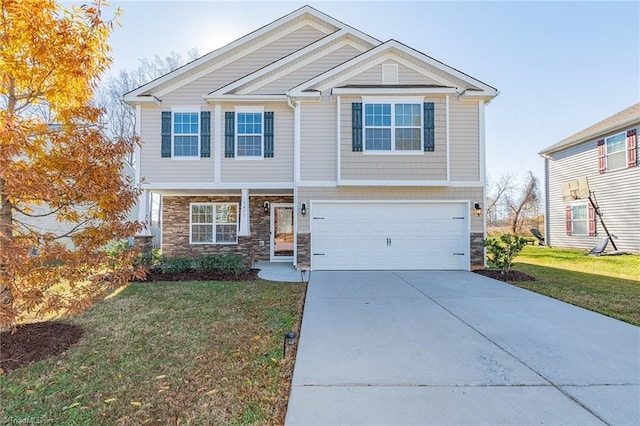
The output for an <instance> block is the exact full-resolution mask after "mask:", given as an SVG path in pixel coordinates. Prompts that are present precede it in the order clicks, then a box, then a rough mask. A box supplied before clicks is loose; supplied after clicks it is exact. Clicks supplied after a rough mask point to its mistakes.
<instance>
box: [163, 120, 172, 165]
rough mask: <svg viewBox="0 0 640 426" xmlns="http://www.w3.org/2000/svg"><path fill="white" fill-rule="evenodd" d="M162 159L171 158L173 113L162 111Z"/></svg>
mask: <svg viewBox="0 0 640 426" xmlns="http://www.w3.org/2000/svg"><path fill="white" fill-rule="evenodd" d="M161 151H162V154H161V155H162V157H171V111H162V149H161Z"/></svg>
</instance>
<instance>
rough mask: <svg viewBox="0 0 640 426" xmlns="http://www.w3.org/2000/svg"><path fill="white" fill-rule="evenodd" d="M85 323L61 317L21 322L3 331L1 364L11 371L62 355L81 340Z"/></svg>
mask: <svg viewBox="0 0 640 426" xmlns="http://www.w3.org/2000/svg"><path fill="white" fill-rule="evenodd" d="M83 335H84V330H83V329H82V327H79V326H77V325H73V324H67V323H64V322H58V321H47V322H38V323H32V324H25V325H21V326H18V327H17V329H16V332H15V333H12V330H9V331H3V332H1V333H0V368H1V369H2V370H3V371H11V370H15V369H17V368H20V367H24V366H25V365H27V364H29V363H31V362H36V361H41V360H43V359H45V358H48V357H50V356H54V355H59V354H61V353H62V352H64V351H66V350H67V349H69V348H70V347H71V346H72V345H74V344H76V343H78V341H80V339H81V338H82V336H83Z"/></svg>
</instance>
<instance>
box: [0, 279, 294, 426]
mask: <svg viewBox="0 0 640 426" xmlns="http://www.w3.org/2000/svg"><path fill="white" fill-rule="evenodd" d="M304 292H305V286H304V285H302V284H285V283H272V282H267V281H262V280H257V281H248V282H183V283H174V282H172V283H165V282H162V283H137V284H133V285H131V286H129V287H128V288H127V289H126V290H124V291H123V292H121V293H120V294H118V295H117V296H115V297H113V298H111V299H108V300H104V301H102V302H100V303H98V304H97V305H96V306H94V307H93V308H92V309H91V310H89V311H88V312H86V313H85V314H83V315H80V316H78V317H75V318H71V319H68V322H72V323H75V324H78V325H80V326H82V327H83V328H84V329H85V330H86V336H85V337H84V338H83V340H82V341H81V342H80V343H79V344H77V345H76V346H74V347H72V348H71V349H69V350H68V351H67V352H66V353H64V354H62V355H60V356H57V357H52V358H49V359H47V360H45V361H42V362H38V363H34V364H31V365H29V366H27V367H24V368H21V369H18V370H14V371H11V372H8V373H5V374H4V375H2V376H0V401H2V404H0V419H15V420H21V419H22V420H24V419H32V420H38V421H41V422H45V423H51V424H56V425H85V424H86V425H101V424H105V425H107V424H108V425H111V424H123V425H140V424H159V423H161V424H169V423H170V424H194V425H198V424H247V423H255V424H265V423H279V422H282V419H283V417H282V416H283V415H284V407H286V396H287V395H288V386H289V378H290V375H291V371H292V365H293V361H294V358H293V354H292V353H291V354H290V353H289V352H287V356H286V357H285V358H284V359H283V358H282V342H283V336H284V334H285V333H286V332H287V331H289V330H291V329H296V328H297V327H298V326H299V320H300V317H301V311H302V306H303V303H304Z"/></svg>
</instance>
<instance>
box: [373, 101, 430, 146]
mask: <svg viewBox="0 0 640 426" xmlns="http://www.w3.org/2000/svg"><path fill="white" fill-rule="evenodd" d="M364 142H365V143H364V148H365V151H421V150H422V104H419V103H392V102H389V103H365V104H364Z"/></svg>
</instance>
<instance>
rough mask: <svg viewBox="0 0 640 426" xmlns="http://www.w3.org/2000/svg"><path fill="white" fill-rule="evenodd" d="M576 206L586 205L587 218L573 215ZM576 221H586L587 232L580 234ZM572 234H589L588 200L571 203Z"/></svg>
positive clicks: (585, 235) (582, 235)
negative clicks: (576, 227) (577, 230)
mask: <svg viewBox="0 0 640 426" xmlns="http://www.w3.org/2000/svg"><path fill="white" fill-rule="evenodd" d="M574 207H584V208H585V218H584V219H575V218H574V216H573V209H574ZM576 222H584V223H585V232H584V234H582V233H581V234H578V233H576V231H575V227H574V225H575V223H576ZM571 235H572V236H574V235H575V236H580V237H588V236H589V205H588V203H586V202H580V203H573V204H571Z"/></svg>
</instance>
